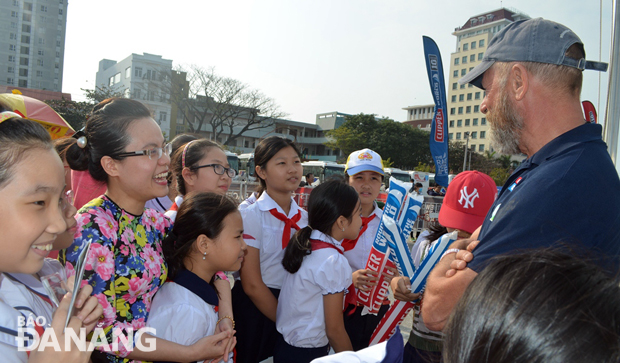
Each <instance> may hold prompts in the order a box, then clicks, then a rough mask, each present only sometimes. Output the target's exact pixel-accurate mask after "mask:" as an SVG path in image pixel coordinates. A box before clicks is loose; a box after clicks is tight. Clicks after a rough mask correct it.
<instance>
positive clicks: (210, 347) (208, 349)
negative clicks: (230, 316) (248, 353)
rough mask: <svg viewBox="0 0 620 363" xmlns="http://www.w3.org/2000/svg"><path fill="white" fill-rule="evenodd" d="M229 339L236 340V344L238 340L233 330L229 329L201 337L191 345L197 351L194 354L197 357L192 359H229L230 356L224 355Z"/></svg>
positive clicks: (215, 360)
mask: <svg viewBox="0 0 620 363" xmlns="http://www.w3.org/2000/svg"><path fill="white" fill-rule="evenodd" d="M229 340H234V341H235V344H236V342H237V340H236V339H235V337H233V332H229V331H223V332H221V333H217V334H214V335H210V336H208V337H204V338H202V339H200V340H199V341H197V342H196V343H194V344H193V345H192V346H191V347H192V349H193V351H194V352H195V355H193V356H195V357H196V358H194V359H192V360H211V361H213V362H219V361H221V360H222V359H224V360H227V359H228V357H224V352H225V351H226V347H227V346H228V343H229V342H228V341H229Z"/></svg>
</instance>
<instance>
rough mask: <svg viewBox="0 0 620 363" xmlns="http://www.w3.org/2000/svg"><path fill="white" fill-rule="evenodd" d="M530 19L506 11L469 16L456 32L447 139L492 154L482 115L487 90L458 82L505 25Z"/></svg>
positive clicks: (480, 59) (477, 61)
mask: <svg viewBox="0 0 620 363" xmlns="http://www.w3.org/2000/svg"><path fill="white" fill-rule="evenodd" d="M529 18H530V17H529V16H527V15H525V14H522V13H520V12H518V11H517V10H508V9H505V8H502V9H499V10H494V11H490V12H487V13H483V14H480V15H476V16H472V17H470V18H469V19H468V20H467V21H466V22H465V24H464V25H463V26H461V27H458V28H456V29H454V32H453V33H452V35H454V36H456V51H455V52H454V53H452V54H451V56H450V73H449V77H448V78H447V79H446V88H447V89H448V100H447V103H448V109H449V112H448V120H449V124H448V138H449V139H450V140H455V141H462V142H465V139H466V138H469V147H470V149H471V150H475V151H477V152H479V153H483V152H484V151H486V150H489V151H493V150H492V148H491V145H490V138H489V136H490V135H489V125H488V123H487V119H486V117H485V115H484V114H483V113H482V112H480V102H482V99H483V98H484V91H483V90H481V89H480V88H477V87H474V86H472V85H471V84H463V85H459V83H458V80H459V79H460V78H461V77H463V76H464V75H465V74H467V72H469V71H470V70H472V69H473V68H474V67H475V66H476V65H478V64H479V63H480V61H482V57H483V55H484V52H485V50H486V49H487V46H488V44H489V41H490V40H491V38H493V36H494V35H495V33H497V32H498V31H500V30H501V29H503V28H504V27H506V25H508V24H510V23H512V22H515V21H518V20H523V19H529Z"/></svg>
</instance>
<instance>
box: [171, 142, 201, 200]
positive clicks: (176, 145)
mask: <svg viewBox="0 0 620 363" xmlns="http://www.w3.org/2000/svg"><path fill="white" fill-rule="evenodd" d="M197 139H198V137H197V136H195V135H192V134H179V135H177V136H175V137H174V139H172V141H170V145H172V146H171V148H170V170H168V177H166V180H167V181H168V187H170V186H171V185H172V183H175V190H176V180H175V179H176V178H174V177H173V172H172V157H173V156H174V153H176V152H177V150H178V149H179V148H180V147H181V146H183V145H185V144H187V143H188V142H190V141H192V140H197Z"/></svg>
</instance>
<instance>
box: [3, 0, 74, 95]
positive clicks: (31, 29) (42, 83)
mask: <svg viewBox="0 0 620 363" xmlns="http://www.w3.org/2000/svg"><path fill="white" fill-rule="evenodd" d="M67 6H68V1H67V0H26V1H24V0H0V85H3V86H15V87H23V88H30V89H39V90H48V91H56V92H60V91H62V71H63V65H64V54H65V33H66V27H67Z"/></svg>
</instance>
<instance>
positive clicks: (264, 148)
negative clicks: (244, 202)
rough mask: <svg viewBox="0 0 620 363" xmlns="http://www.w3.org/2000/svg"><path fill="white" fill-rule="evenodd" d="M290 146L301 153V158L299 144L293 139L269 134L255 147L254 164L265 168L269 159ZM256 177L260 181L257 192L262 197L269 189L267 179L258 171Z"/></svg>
mask: <svg viewBox="0 0 620 363" xmlns="http://www.w3.org/2000/svg"><path fill="white" fill-rule="evenodd" d="M289 146H290V147H292V148H293V150H295V153H297V155H299V158H301V154H300V153H299V149H298V148H297V145H295V143H294V142H293V140H289V139H285V138H283V137H280V136H269V137H268V138H265V139H262V140H261V142H259V143H258V145H256V148H255V149H254V164H255V165H256V166H260V167H261V168H265V167H266V166H267V162H269V160H271V158H273V157H274V155H276V154H277V153H278V152H279V151H280V150H282V149H284V148H287V147H289ZM256 177H257V178H258V182H259V186H258V188H257V189H256V192H257V193H258V196H259V197H260V195H261V194H263V192H264V191H265V190H266V189H267V185H266V184H265V181H264V180H263V179H262V178H261V177H260V176H258V173H256Z"/></svg>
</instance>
